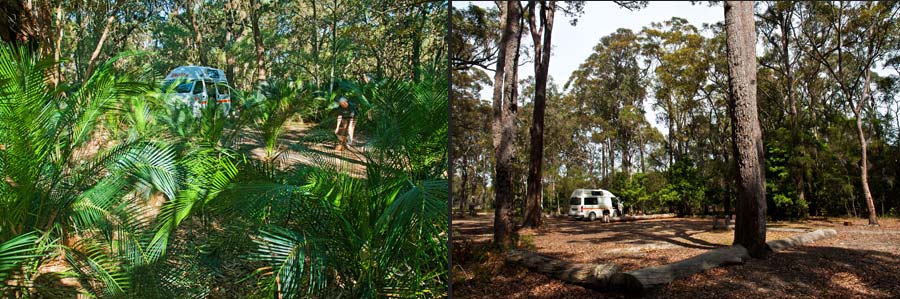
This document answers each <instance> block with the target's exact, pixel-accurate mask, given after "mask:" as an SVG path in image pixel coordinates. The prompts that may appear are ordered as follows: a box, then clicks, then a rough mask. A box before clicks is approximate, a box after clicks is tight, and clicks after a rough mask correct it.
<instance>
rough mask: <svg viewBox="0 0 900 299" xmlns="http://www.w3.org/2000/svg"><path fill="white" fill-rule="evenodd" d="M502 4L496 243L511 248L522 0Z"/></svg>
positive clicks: (494, 127)
mask: <svg viewBox="0 0 900 299" xmlns="http://www.w3.org/2000/svg"><path fill="white" fill-rule="evenodd" d="M497 3H498V6H500V26H501V28H503V32H502V34H501V37H500V45H499V48H500V51H499V54H498V56H497V72H496V73H495V74H494V96H493V111H494V114H493V123H492V127H491V135H492V138H493V145H494V156H495V157H496V162H495V163H496V164H495V165H494V172H495V174H494V182H493V183H494V198H495V199H494V244H496V245H499V246H501V247H508V246H509V245H511V242H512V235H513V224H512V221H511V220H510V218H509V212H510V209H511V207H512V199H513V190H512V164H511V163H512V158H513V157H514V156H515V150H516V148H515V140H516V138H515V137H516V128H515V119H516V112H517V110H518V107H517V106H516V96H517V91H516V90H517V86H516V83H517V82H516V81H518V78H517V77H518V75H517V74H518V72H517V68H518V61H519V40H520V38H521V37H522V28H521V24H520V22H521V5H520V4H519V1H505V2H503V1H498V2H497Z"/></svg>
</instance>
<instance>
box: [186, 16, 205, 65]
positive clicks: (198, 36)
mask: <svg viewBox="0 0 900 299" xmlns="http://www.w3.org/2000/svg"><path fill="white" fill-rule="evenodd" d="M187 5H190V6H191V7H187V11H189V12H190V13H191V27H193V29H194V46H195V47H196V51H197V55H198V56H199V57H198V59H199V60H200V65H208V64H207V60H206V51H204V50H203V31H202V30H201V28H202V27H201V26H200V23H199V22H197V12H196V11H195V10H194V8H195V7H193V6H194V5H196V3H188V4H187Z"/></svg>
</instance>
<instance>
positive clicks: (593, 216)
mask: <svg viewBox="0 0 900 299" xmlns="http://www.w3.org/2000/svg"><path fill="white" fill-rule="evenodd" d="M594 220H597V214H594V212H591V214H590V215H588V221H594Z"/></svg>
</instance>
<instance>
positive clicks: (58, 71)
mask: <svg viewBox="0 0 900 299" xmlns="http://www.w3.org/2000/svg"><path fill="white" fill-rule="evenodd" d="M56 27H57V28H58V31H57V34H56V45H55V46H54V49H53V63H54V64H55V65H56V68H55V74H54V76H53V77H54V78H53V86H54V87H56V86H57V85H58V84H59V82H62V81H63V80H64V78H63V74H62V63H60V61H59V56H60V51H61V49H62V39H63V32H65V30H63V29H64V28H65V27H64V26H63V10H62V3H60V4H58V5H57V6H56Z"/></svg>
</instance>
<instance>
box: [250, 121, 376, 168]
mask: <svg viewBox="0 0 900 299" xmlns="http://www.w3.org/2000/svg"><path fill="white" fill-rule="evenodd" d="M316 126H318V124H315V123H309V122H306V123H302V122H299V121H297V120H296V119H293V118H292V119H290V120H288V122H287V123H285V125H284V131H283V132H282V133H281V136H280V137H279V138H278V140H279V144H278V152H279V154H278V155H277V157H276V158H277V159H279V162H280V163H279V164H280V166H281V169H282V170H285V169H290V168H293V167H296V166H298V165H300V164H302V165H306V166H313V167H334V168H336V169H342V170H346V171H347V172H348V173H349V174H350V175H351V176H354V177H362V176H365V172H366V167H365V165H364V164H363V161H365V157H364V155H365V152H366V146H365V141H364V138H365V137H364V136H357V137H356V140H354V141H353V143H351V144H350V145H349V146H347V148H346V149H345V150H343V151H336V150H335V146H336V145H337V137H336V136H333V135H331V136H330V137H333V138H328V139H327V140H324V141H303V140H307V138H306V137H307V135H308V134H309V133H310V131H311V130H313V129H316ZM242 135H243V136H241V138H240V139H239V140H238V143H239V147H240V149H241V151H242V152H244V153H247V154H248V155H249V156H250V157H252V158H253V159H256V160H260V161H263V160H265V159H266V150H265V142H264V141H263V140H261V139H260V136H261V134H259V133H258V132H252V131H248V132H242Z"/></svg>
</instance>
